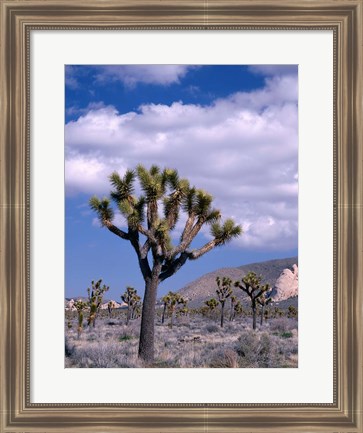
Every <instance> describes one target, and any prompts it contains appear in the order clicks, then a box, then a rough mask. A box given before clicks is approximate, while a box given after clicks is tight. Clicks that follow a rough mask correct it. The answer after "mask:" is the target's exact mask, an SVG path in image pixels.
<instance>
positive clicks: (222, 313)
mask: <svg viewBox="0 0 363 433" xmlns="http://www.w3.org/2000/svg"><path fill="white" fill-rule="evenodd" d="M223 321H224V302H223V301H222V302H221V328H223Z"/></svg>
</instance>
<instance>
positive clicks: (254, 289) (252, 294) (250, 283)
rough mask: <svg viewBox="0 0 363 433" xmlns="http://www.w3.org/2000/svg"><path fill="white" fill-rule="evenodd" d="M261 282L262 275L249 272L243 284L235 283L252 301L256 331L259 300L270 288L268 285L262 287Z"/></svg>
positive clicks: (243, 279)
mask: <svg viewBox="0 0 363 433" xmlns="http://www.w3.org/2000/svg"><path fill="white" fill-rule="evenodd" d="M261 280H262V277H261V276H260V275H256V274H255V273H254V272H248V274H247V275H245V276H244V277H243V278H242V281H241V282H239V281H236V282H235V283H234V285H235V287H238V288H239V289H241V290H243V291H244V292H245V293H247V295H248V296H249V298H250V299H251V309H252V318H253V329H256V315H257V302H258V299H259V298H260V297H261V296H262V295H263V294H264V293H265V292H267V290H269V288H270V286H269V285H268V284H265V285H262V284H261Z"/></svg>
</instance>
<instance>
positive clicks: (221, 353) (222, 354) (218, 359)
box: [209, 349, 239, 368]
mask: <svg viewBox="0 0 363 433" xmlns="http://www.w3.org/2000/svg"><path fill="white" fill-rule="evenodd" d="M209 367H211V368H238V367H239V365H238V356H237V353H236V352H235V351H234V350H233V349H222V350H218V351H215V352H214V353H213V354H212V358H211V361H210V363H209Z"/></svg>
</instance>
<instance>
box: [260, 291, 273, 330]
mask: <svg viewBox="0 0 363 433" xmlns="http://www.w3.org/2000/svg"><path fill="white" fill-rule="evenodd" d="M267 286H268V289H267V291H266V292H265V293H263V294H262V295H261V296H260V297H259V298H257V302H258V303H259V304H260V305H261V320H260V325H261V326H262V324H263V319H264V318H265V317H266V314H265V313H266V312H267V310H265V307H266V306H267V305H268V304H269V303H270V302H271V301H272V299H271V297H270V296H269V295H268V290H269V289H270V286H269V285H268V284H267Z"/></svg>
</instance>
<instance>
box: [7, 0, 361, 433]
mask: <svg viewBox="0 0 363 433" xmlns="http://www.w3.org/2000/svg"><path fill="white" fill-rule="evenodd" d="M0 5H1V17H0V18H1V20H0V22H1V70H0V96H1V115H0V116H1V117H0V140H1V147H0V152H1V153H0V155H1V176H2V182H1V186H0V196H1V207H0V208H1V219H0V224H1V240H0V242H1V252H0V254H1V255H0V262H1V269H2V272H1V293H0V296H1V297H0V308H1V310H0V311H1V315H0V321H1V322H0V323H1V326H0V349H1V350H0V382H1V384H2V386H1V390H0V417H1V419H0V431H1V432H4V433H7V432H9V433H10V432H23V431H32V432H45V431H47V432H50V431H57V432H69V431H75V432H78V431H79V432H81V431H94V432H97V431H109V432H133V433H136V432H140V433H141V432H161V431H163V432H168V433H173V432H193V433H194V432H196V433H197V432H209V433H212V432H216V433H217V432H222V431H223V432H227V433H228V432H230V433H232V432H256V433H257V432H266V431H271V432H290V431H300V432H304V431H306V432H307V431H309V432H320V431H326V432H343V431H349V432H357V433H358V432H362V431H363V416H362V415H363V392H362V391H363V381H362V373H363V362H362V361H363V353H362V350H363V349H362V345H361V341H362V325H363V323H362V313H361V309H362V283H363V279H362V272H363V271H362V266H361V263H362V259H363V254H362V253H363V251H362V241H363V239H362V224H363V207H362V193H363V186H362V182H361V179H362V174H363V172H362V166H363V158H362V151H363V146H362V145H363V132H362V128H361V125H360V122H361V119H362V114H363V113H362V87H363V86H362V84H363V82H362V67H363V62H362V52H363V45H362V40H363V38H362V30H363V27H362V18H363V3H362V0H316V1H314V2H311V1H306V0H296V1H295V0H289V1H279V0H263V1H261V0H254V1H249V0H228V1H222V0H215V1H213V0H209V1H207V2H206V1H199V0H197V1H189V0H188V1H183V0H166V1H164V0H161V1H156V0H150V1H147V0H144V1H140V0H134V1H131V0H127V1H122V0H107V1H105V2H99V1H97V0H85V1H72V0H59V1H54V0H28V1H27V0H24V1H10V0H1V1H0ZM34 29H37V30H39V29H40V30H42V29H44V30H52V29H54V30H56V29H60V30H67V29H69V30H70V29H73V30H74V29H97V30H106V29H107V30H112V29H134V30H140V31H142V30H143V29H158V30H163V29H176V30H185V31H187V30H188V29H195V30H205V31H208V30H222V29H224V30H226V29H234V30H242V29H249V30H254V29H256V30H317V31H319V30H322V31H323V30H331V31H333V34H334V101H333V103H334V150H335V166H334V220H335V224H334V237H335V239H334V243H335V248H334V250H335V251H334V286H335V296H334V301H335V302H334V328H335V329H334V357H335V359H334V373H335V374H334V378H333V380H334V402H333V403H329V404H324V403H321V404H320V403H319V404H308V403H307V404H288V403H282V404H267V403H266V404H244V403H241V404H202V403H200V404H191V403H190V404H172V403H162V404H161V403H158V404H157V403H155V404H150V403H148V404H134V403H129V404H122V405H120V404H101V403H100V404H90V403H89V404H78V403H77V404H76V403H75V404H55V403H31V402H30V334H29V327H30V289H31V288H30V235H31V233H30V221H29V219H30V217H29V215H30V206H31V203H30V193H29V191H30V164H29V158H30V145H31V144H30V115H31V113H30V91H31V89H30V80H29V67H30V45H29V37H30V36H29V35H30V32H31V31H32V30H34ZM33 241H34V240H33Z"/></svg>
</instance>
